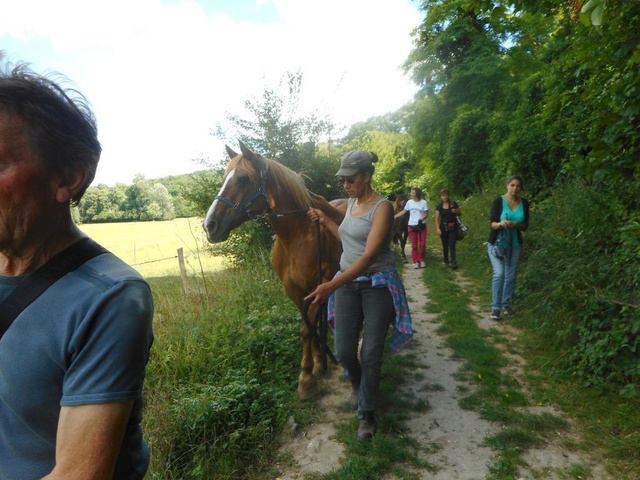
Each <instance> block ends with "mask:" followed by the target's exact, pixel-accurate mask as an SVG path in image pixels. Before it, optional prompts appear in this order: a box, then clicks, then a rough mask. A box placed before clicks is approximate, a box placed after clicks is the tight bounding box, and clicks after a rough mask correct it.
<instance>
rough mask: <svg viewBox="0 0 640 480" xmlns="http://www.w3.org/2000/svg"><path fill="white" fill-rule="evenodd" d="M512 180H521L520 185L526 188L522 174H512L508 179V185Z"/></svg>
mask: <svg viewBox="0 0 640 480" xmlns="http://www.w3.org/2000/svg"><path fill="white" fill-rule="evenodd" d="M511 180H518V181H519V182H520V186H521V187H522V189H523V190H524V180H522V177H521V176H520V175H511V176H510V177H509V179H508V180H507V185H509V184H510V183H511Z"/></svg>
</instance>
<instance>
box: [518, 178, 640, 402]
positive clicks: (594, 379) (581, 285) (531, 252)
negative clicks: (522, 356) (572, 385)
mask: <svg viewBox="0 0 640 480" xmlns="http://www.w3.org/2000/svg"><path fill="white" fill-rule="evenodd" d="M532 215H533V220H532V222H533V225H535V228H532V229H531V231H530V232H529V233H528V234H527V268H526V269H523V272H522V275H521V278H520V280H519V281H520V287H521V292H523V294H524V296H525V299H524V302H525V304H526V305H528V306H530V307H531V308H532V309H533V311H534V313H535V315H534V318H536V325H535V326H536V328H538V329H539V330H540V332H541V333H542V334H543V335H544V336H545V338H552V339H555V342H556V344H557V345H558V348H559V349H561V350H562V351H565V350H567V349H568V355H566V356H565V357H564V358H565V359H566V360H565V362H566V363H565V365H566V368H568V369H570V370H572V371H573V372H574V373H575V374H577V375H579V376H580V377H581V378H583V379H584V382H585V384H586V385H599V386H612V387H614V388H617V389H618V390H619V391H620V392H621V393H622V394H624V395H631V396H637V395H640V390H638V385H639V382H640V353H639V348H640V311H639V309H638V291H639V282H640V276H639V275H640V273H639V271H638V258H639V253H640V252H639V249H638V242H639V241H638V238H640V236H639V234H640V231H639V230H638V227H637V221H636V222H635V223H634V222H629V215H631V214H630V213H628V212H626V211H625V209H624V208H623V206H621V205H620V204H619V203H618V202H617V200H616V197H615V196H612V195H608V194H606V193H603V192H602V191H601V189H599V188H597V187H595V186H593V185H587V184H585V183H584V182H582V181H573V182H566V183H564V184H559V185H558V186H557V188H555V189H554V190H553V194H552V195H551V196H550V197H549V198H547V199H545V200H544V201H540V202H538V203H537V205H536V207H535V210H534V212H533V213H532ZM634 224H635V225H636V227H635V228H634V227H633V225H634Z"/></svg>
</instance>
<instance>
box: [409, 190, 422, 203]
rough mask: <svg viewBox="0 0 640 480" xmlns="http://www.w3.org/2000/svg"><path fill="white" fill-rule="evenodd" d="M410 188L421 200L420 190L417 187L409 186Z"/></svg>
mask: <svg viewBox="0 0 640 480" xmlns="http://www.w3.org/2000/svg"><path fill="white" fill-rule="evenodd" d="M411 190H415V191H416V196H417V197H418V199H419V200H422V190H421V189H420V188H419V187H411Z"/></svg>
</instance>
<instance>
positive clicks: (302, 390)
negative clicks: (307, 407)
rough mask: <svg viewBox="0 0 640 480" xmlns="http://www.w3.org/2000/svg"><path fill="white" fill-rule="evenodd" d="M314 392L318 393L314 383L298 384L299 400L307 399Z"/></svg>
mask: <svg viewBox="0 0 640 480" xmlns="http://www.w3.org/2000/svg"><path fill="white" fill-rule="evenodd" d="M316 393H318V386H317V385H316V384H313V385H310V386H308V387H303V386H302V385H298V399H300V400H309V399H310V398H312V397H313V396H314V395H315V394H316Z"/></svg>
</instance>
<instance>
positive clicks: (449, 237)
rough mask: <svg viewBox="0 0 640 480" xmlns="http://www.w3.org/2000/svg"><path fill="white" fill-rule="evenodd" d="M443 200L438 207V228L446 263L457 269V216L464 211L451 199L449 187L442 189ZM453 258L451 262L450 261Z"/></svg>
mask: <svg viewBox="0 0 640 480" xmlns="http://www.w3.org/2000/svg"><path fill="white" fill-rule="evenodd" d="M440 200H441V202H440V203H439V204H438V206H437V207H436V229H437V231H438V235H439V236H440V240H441V241H442V252H443V255H444V264H445V265H446V266H447V267H448V266H449V265H450V266H451V270H456V269H457V268H458V264H457V263H456V242H457V241H458V228H457V227H458V224H457V222H456V217H457V216H458V215H460V214H461V213H462V212H461V211H460V206H459V205H458V203H457V202H454V201H453V200H450V199H449V189H448V188H443V189H442V190H440ZM449 260H451V263H449Z"/></svg>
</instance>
